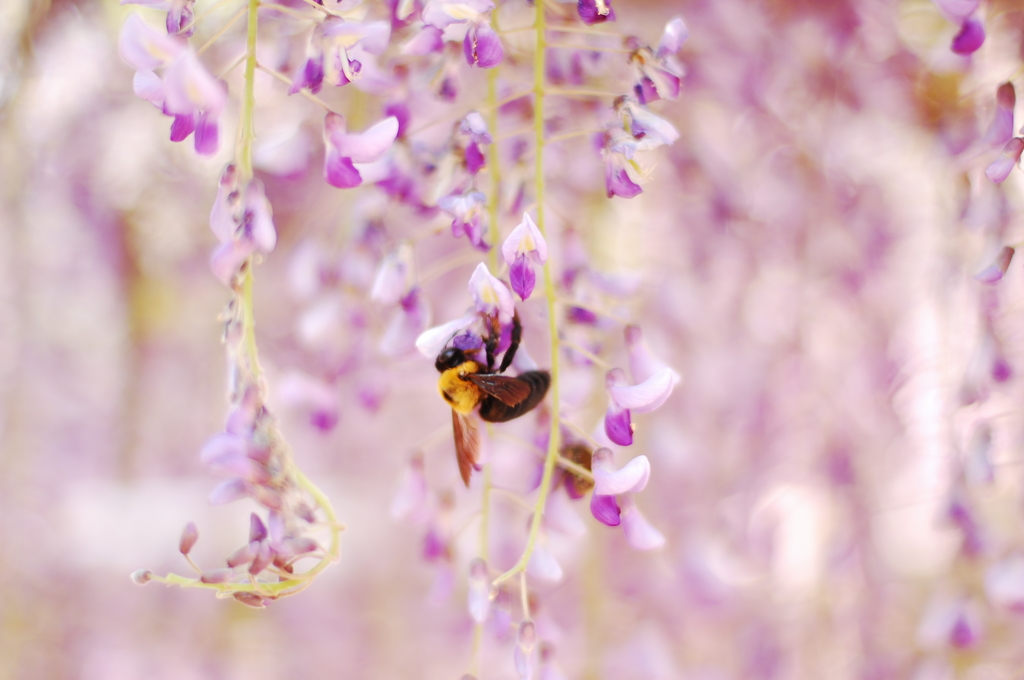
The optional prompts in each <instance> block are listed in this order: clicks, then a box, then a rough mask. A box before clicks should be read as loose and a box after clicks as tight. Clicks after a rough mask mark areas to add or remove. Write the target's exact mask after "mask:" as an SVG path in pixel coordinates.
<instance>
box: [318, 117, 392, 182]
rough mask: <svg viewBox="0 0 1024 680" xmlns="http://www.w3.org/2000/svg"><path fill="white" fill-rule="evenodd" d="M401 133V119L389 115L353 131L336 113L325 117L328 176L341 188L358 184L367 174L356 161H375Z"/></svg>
mask: <svg viewBox="0 0 1024 680" xmlns="http://www.w3.org/2000/svg"><path fill="white" fill-rule="evenodd" d="M397 136H398V119H397V118H395V117H394V116H389V117H388V118H385V119H384V120H382V121H381V122H379V123H377V124H376V125H374V126H373V127H371V128H369V129H367V130H366V131H364V132H361V133H349V132H347V131H346V129H345V119H344V118H342V117H341V116H339V115H338V114H336V113H328V114H327V115H326V116H324V144H325V146H326V148H327V153H326V156H325V158H324V179H325V180H326V181H327V183H328V184H330V185H331V186H335V187H338V188H340V189H347V188H351V187H357V186H359V185H360V184H362V183H363V177H362V175H360V174H359V170H358V169H357V168H356V167H355V163H372V162H374V161H376V160H379V159H380V158H381V157H383V156H384V154H385V153H387V151H388V149H390V148H391V145H392V144H393V143H394V141H395V138H396V137H397Z"/></svg>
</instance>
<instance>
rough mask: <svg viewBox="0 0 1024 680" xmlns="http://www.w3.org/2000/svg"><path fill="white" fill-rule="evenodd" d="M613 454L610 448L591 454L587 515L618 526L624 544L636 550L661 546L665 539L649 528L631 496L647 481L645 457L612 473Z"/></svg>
mask: <svg viewBox="0 0 1024 680" xmlns="http://www.w3.org/2000/svg"><path fill="white" fill-rule="evenodd" d="M613 455H614V454H613V453H612V451H611V450H610V449H604V448H602V449H598V450H597V451H594V454H593V459H592V463H591V466H592V470H593V475H594V492H593V495H591V497H590V513H591V514H592V515H593V516H594V519H596V520H597V521H599V522H601V523H602V524H604V525H606V526H610V527H615V526H621V527H622V531H623V533H624V534H625V535H626V541H627V542H628V543H629V544H630V545H631V546H633V547H634V548H636V549H637V550H651V549H654V548H659V547H661V546H662V545H664V544H665V537H664V536H662V535H661V533H660V532H659V531H658V530H657V529H655V528H654V527H653V526H651V525H650V523H649V522H648V521H647V519H646V518H645V517H644V516H643V514H642V513H641V512H640V510H639V509H638V508H637V507H636V503H634V502H633V497H632V495H633V494H634V493H638V492H640V491H642V490H643V489H644V487H646V486H647V481H648V479H650V476H651V464H650V462H649V461H648V460H647V456H637V457H636V458H634V459H633V460H631V461H629V462H628V463H626V465H624V466H623V467H622V468H620V469H618V470H616V469H615V464H614V461H613Z"/></svg>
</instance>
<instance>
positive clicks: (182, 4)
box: [166, 0, 196, 38]
mask: <svg viewBox="0 0 1024 680" xmlns="http://www.w3.org/2000/svg"><path fill="white" fill-rule="evenodd" d="M195 4H196V0H171V4H170V7H169V8H168V10H167V21H166V25H167V33H168V35H175V34H179V35H181V36H182V37H183V38H189V37H191V36H192V34H193V33H195V27H194V26H193V27H191V28H189V29H188V30H187V31H184V32H183V31H182V30H181V29H183V28H185V27H186V26H188V24H189V23H191V22H192V18H193V16H194V15H195V11H194V9H193V8H194V7H195Z"/></svg>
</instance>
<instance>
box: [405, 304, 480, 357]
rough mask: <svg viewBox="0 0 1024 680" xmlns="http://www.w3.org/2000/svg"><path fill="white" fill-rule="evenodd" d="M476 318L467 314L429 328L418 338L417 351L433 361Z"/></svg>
mask: <svg viewBox="0 0 1024 680" xmlns="http://www.w3.org/2000/svg"><path fill="white" fill-rule="evenodd" d="M476 318H477V316H476V314H475V313H473V314H467V315H465V316H463V317H461V318H458V319H455V320H454V321H449V322H448V323H444V324H441V325H440V326H434V327H433V328H428V329H427V330H425V331H423V333H421V334H420V336H419V337H418V338H416V349H418V350H419V351H420V354H422V355H423V356H425V357H427V358H428V359H430V360H431V361H433V360H434V359H436V358H437V355H438V354H440V353H441V350H442V349H444V346H445V345H447V344H448V341H449V340H451V339H452V338H453V337H455V336H456V335H457V334H458V333H459V331H463V330H465V329H466V328H469V326H470V325H471V324H472V323H473V322H474V321H476Z"/></svg>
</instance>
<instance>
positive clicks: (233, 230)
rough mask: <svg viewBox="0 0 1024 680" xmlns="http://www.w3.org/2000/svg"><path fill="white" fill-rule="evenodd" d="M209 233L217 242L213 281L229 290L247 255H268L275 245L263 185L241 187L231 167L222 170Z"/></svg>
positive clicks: (275, 233)
mask: <svg viewBox="0 0 1024 680" xmlns="http://www.w3.org/2000/svg"><path fill="white" fill-rule="evenodd" d="M210 229H211V230H212V231H213V234H214V236H216V237H217V239H218V240H219V241H220V246H218V247H217V249H216V250H215V251H214V252H213V256H212V258H211V265H210V266H211V268H212V269H213V273H214V274H215V275H216V276H217V278H219V279H220V280H221V281H222V282H224V283H225V284H226V285H229V286H230V285H232V284H233V282H234V280H235V278H236V277H237V275H238V273H239V272H240V271H241V268H242V265H243V264H244V263H245V261H246V260H248V259H249V257H250V256H251V255H253V254H254V253H257V252H260V253H269V252H271V251H272V250H273V249H274V247H275V246H276V245H277V230H276V229H275V228H274V218H273V212H272V210H271V207H270V201H268V200H267V196H266V194H265V193H264V190H263V183H262V182H260V181H259V180H258V179H251V180H249V181H248V182H247V183H246V184H245V186H244V187H242V186H240V184H239V177H238V169H237V168H236V167H235V165H234V164H231V165H228V166H227V167H226V168H224V172H223V173H221V176H220V184H219V186H218V188H217V198H216V200H215V201H214V203H213V210H211V211H210Z"/></svg>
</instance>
